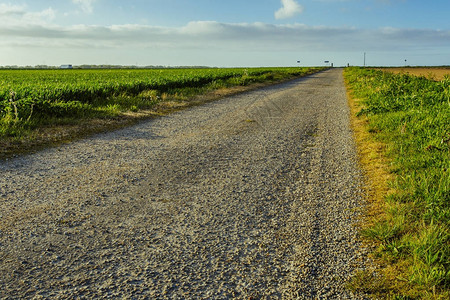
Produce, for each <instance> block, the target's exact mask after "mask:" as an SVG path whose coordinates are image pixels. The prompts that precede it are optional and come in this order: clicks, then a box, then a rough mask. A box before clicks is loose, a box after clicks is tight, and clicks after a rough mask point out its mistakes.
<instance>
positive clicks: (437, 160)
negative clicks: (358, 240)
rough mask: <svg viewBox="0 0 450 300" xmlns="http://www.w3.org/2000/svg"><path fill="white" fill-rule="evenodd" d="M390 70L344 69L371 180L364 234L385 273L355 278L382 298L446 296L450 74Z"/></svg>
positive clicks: (448, 275) (449, 231)
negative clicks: (431, 76)
mask: <svg viewBox="0 0 450 300" xmlns="http://www.w3.org/2000/svg"><path fill="white" fill-rule="evenodd" d="M387 71H388V72H383V71H380V70H369V69H360V68H351V69H347V70H346V71H345V74H346V80H347V86H348V87H349V88H350V91H351V93H350V94H351V99H352V101H351V103H352V106H353V108H354V114H356V116H357V118H355V120H354V124H357V125H355V127H356V128H359V129H358V130H355V131H357V134H356V136H357V140H358V148H360V154H361V161H362V164H363V165H364V166H365V170H366V175H367V178H368V182H369V184H370V185H371V187H370V191H369V194H370V195H371V199H372V203H371V211H370V212H368V216H367V220H366V225H365V229H364V231H363V232H364V235H365V236H366V238H368V239H369V240H370V241H371V242H374V243H375V244H376V245H377V248H376V250H375V253H374V254H375V257H376V259H377V260H379V263H380V270H378V271H379V273H380V274H382V276H381V277H377V278H374V277H373V275H372V274H369V273H366V274H360V277H358V280H356V281H357V282H358V284H360V285H362V287H361V286H360V287H359V288H361V289H364V290H370V291H372V292H373V293H375V294H377V293H381V295H382V296H381V297H386V294H389V295H390V296H391V297H392V296H394V295H395V296H394V298H395V299H405V298H407V299H416V298H418V299H448V296H449V288H450V264H449V262H450V247H449V242H450V222H449V220H450V169H449V166H450V158H449V153H450V150H449V146H450V117H449V116H450V80H449V78H448V77H444V78H443V79H442V80H440V81H438V80H433V79H427V78H425V77H423V76H422V77H420V76H412V75H407V74H393V73H392V72H390V70H387ZM431 71H432V70H431ZM358 284H357V285H358Z"/></svg>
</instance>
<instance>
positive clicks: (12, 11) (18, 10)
mask: <svg viewBox="0 0 450 300" xmlns="http://www.w3.org/2000/svg"><path fill="white" fill-rule="evenodd" d="M25 9H26V6H24V5H12V4H9V3H8V4H6V3H0V16H2V17H8V16H17V15H23V14H24V13H25Z"/></svg>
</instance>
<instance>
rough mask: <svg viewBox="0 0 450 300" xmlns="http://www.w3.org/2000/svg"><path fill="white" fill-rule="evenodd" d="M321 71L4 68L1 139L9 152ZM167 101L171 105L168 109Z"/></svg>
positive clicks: (0, 99)
mask: <svg viewBox="0 0 450 300" xmlns="http://www.w3.org/2000/svg"><path fill="white" fill-rule="evenodd" d="M319 70H321V68H249V69H244V68H237V69H134V70H125V69H124V70H120V69H119V70H59V69H55V70H1V71H0V141H3V145H2V146H3V147H2V148H3V151H6V150H5V149H6V148H8V147H10V146H11V145H17V144H18V143H19V144H21V143H22V144H23V141H27V140H34V141H36V140H38V139H42V137H37V136H36V132H38V131H42V130H44V131H47V132H48V131H49V129H48V128H49V127H52V128H54V127H55V126H63V127H65V128H68V127H70V126H72V127H73V126H79V125H80V124H88V127H89V128H92V126H91V125H92V124H89V123H92V120H97V123H99V122H100V123H102V122H103V123H104V120H108V122H107V123H108V124H109V123H111V122H112V123H117V120H119V119H120V120H123V119H124V118H127V119H130V113H131V114H132V113H134V114H135V115H137V116H141V117H142V116H143V115H146V114H142V113H141V112H143V111H146V112H148V111H150V110H151V111H152V113H153V114H155V113H156V114H158V113H160V112H164V111H167V109H169V110H170V109H173V108H174V107H176V108H180V107H186V106H189V105H193V104H195V103H196V102H193V101H192V99H194V98H195V96H196V95H199V94H205V93H208V92H211V91H214V90H220V89H228V88H232V87H236V86H241V87H242V86H249V85H252V84H255V83H263V82H264V83H268V82H276V81H280V80H285V79H289V78H293V77H296V76H303V75H307V74H311V73H314V72H317V71H319ZM169 102H170V103H171V105H164V103H166V104H167V103H169ZM147 115H148V114H147ZM131 119H133V117H131ZM100 127H103V126H100ZM58 131H61V130H58ZM78 131H79V130H78ZM45 135H47V134H45ZM41 136H42V134H41ZM66 138H67V137H64V139H66ZM68 138H69V139H70V137H68ZM49 139H50V140H58V137H55V136H54V135H52V136H51V137H50V138H43V140H42V141H37V143H38V144H41V143H46V142H48V140H49ZM5 141H6V142H5ZM17 147H19V148H24V147H27V146H26V145H25V146H23V145H22V146H20V145H19V146H17ZM17 147H16V148H17ZM13 148H14V147H12V148H11V149H13ZM16 150H17V149H16ZM8 151H9V150H8ZM11 151H15V150H14V149H13V150H11Z"/></svg>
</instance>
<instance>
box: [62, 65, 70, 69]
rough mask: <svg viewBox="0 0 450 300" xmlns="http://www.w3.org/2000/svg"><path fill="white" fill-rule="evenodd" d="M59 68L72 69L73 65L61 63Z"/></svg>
mask: <svg viewBox="0 0 450 300" xmlns="http://www.w3.org/2000/svg"><path fill="white" fill-rule="evenodd" d="M59 68H60V69H73V66H72V65H61V66H60V67H59Z"/></svg>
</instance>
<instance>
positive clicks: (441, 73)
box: [378, 67, 450, 80]
mask: <svg viewBox="0 0 450 300" xmlns="http://www.w3.org/2000/svg"><path fill="white" fill-rule="evenodd" d="M378 70H381V71H386V72H390V73H394V74H407V75H414V76H423V77H427V78H429V79H434V80H442V79H444V77H445V76H450V67H447V68H442V67H436V68H421V67H414V68H411V67H410V68H379V69H378Z"/></svg>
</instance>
